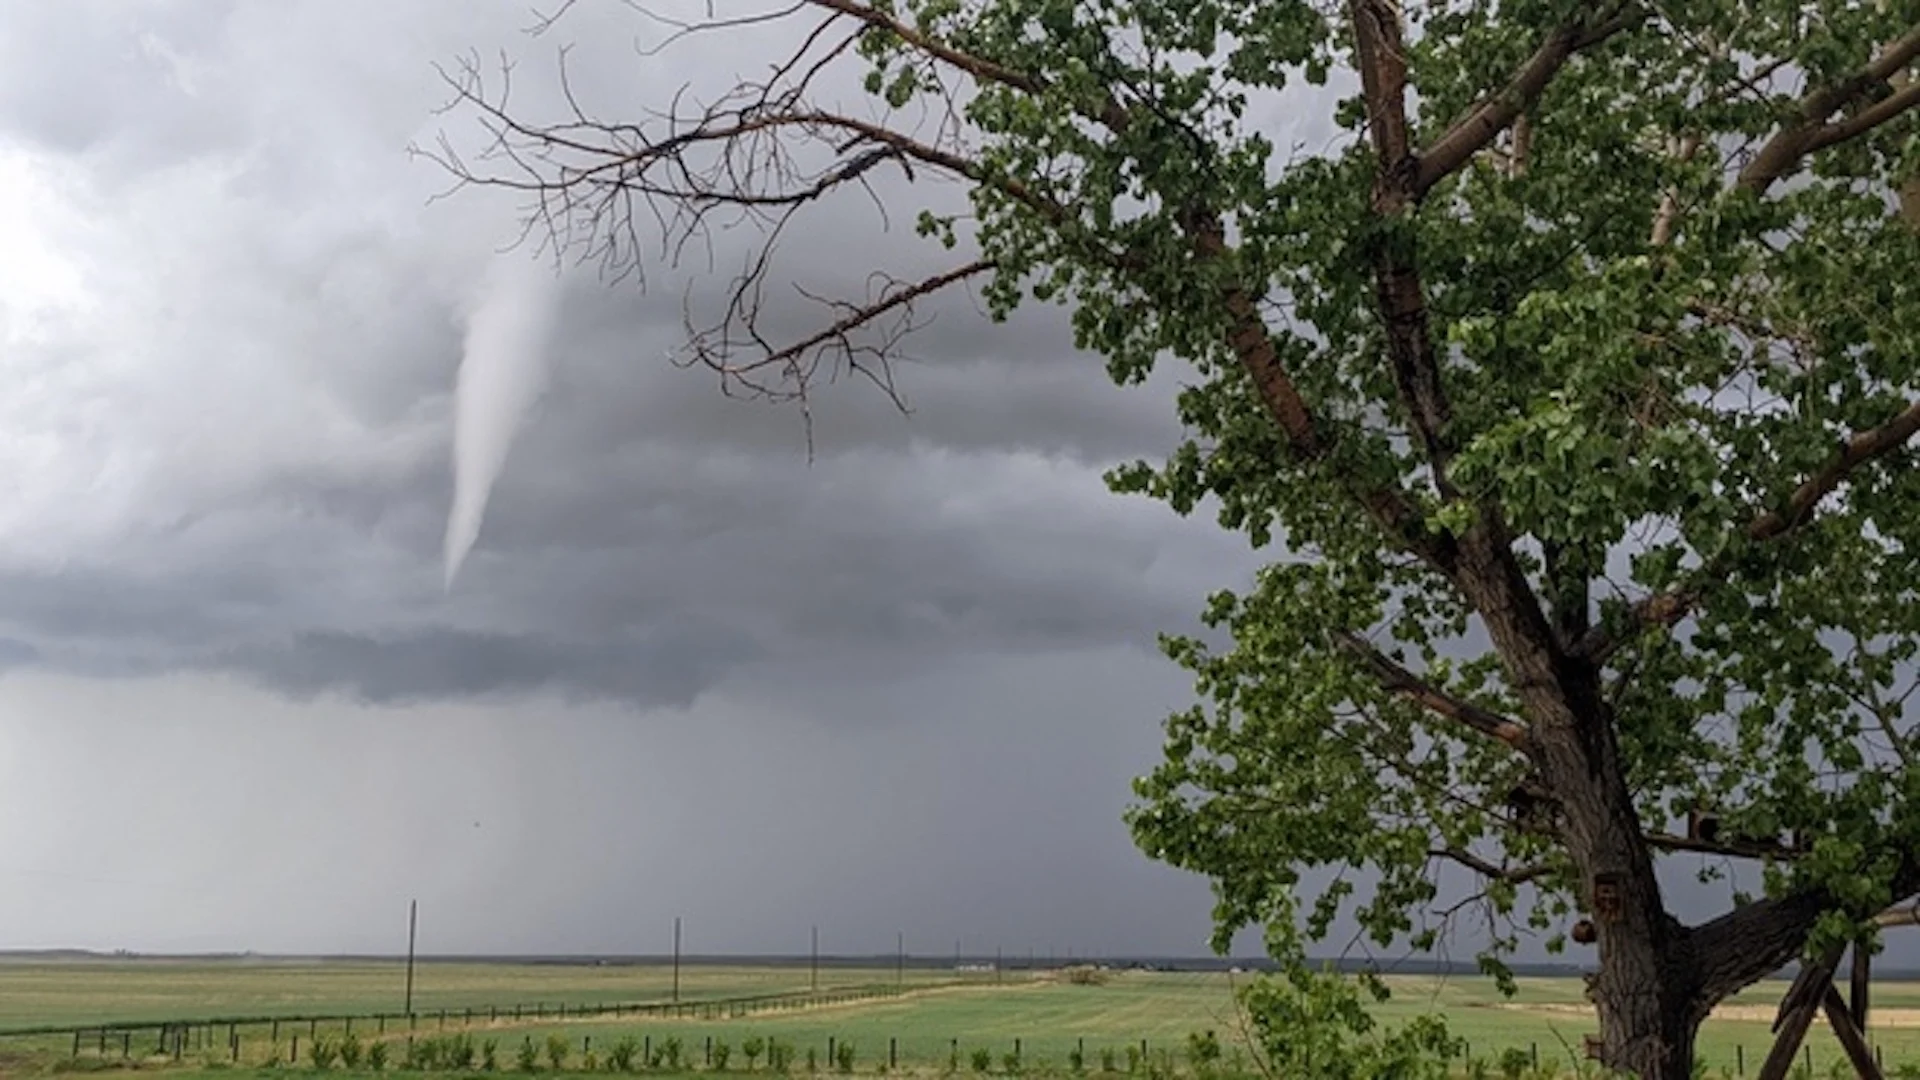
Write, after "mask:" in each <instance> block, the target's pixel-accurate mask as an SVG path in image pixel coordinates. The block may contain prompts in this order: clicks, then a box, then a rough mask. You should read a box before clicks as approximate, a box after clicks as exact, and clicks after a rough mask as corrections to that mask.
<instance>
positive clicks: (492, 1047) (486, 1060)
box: [480, 1039, 500, 1072]
mask: <svg viewBox="0 0 1920 1080" xmlns="http://www.w3.org/2000/svg"><path fill="white" fill-rule="evenodd" d="M480 1067H481V1068H482V1069H485V1070H486V1071H487V1072H498V1071H500V1042H499V1040H498V1039H488V1040H487V1041H486V1042H483V1043H481V1044H480Z"/></svg>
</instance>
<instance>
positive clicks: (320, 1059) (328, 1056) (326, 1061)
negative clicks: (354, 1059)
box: [307, 1035, 340, 1069]
mask: <svg viewBox="0 0 1920 1080" xmlns="http://www.w3.org/2000/svg"><path fill="white" fill-rule="evenodd" d="M339 1058H340V1047H339V1046H338V1045H337V1044H336V1043H335V1042H334V1041H333V1037H332V1036H330V1035H320V1036H316V1037H315V1038H314V1040H313V1043H312V1045H311V1046H309V1047H308V1049H307V1060H308V1061H311V1062H312V1063H313V1067H314V1068H316V1069H331V1068H333V1063H334V1062H335V1061H337V1060H339Z"/></svg>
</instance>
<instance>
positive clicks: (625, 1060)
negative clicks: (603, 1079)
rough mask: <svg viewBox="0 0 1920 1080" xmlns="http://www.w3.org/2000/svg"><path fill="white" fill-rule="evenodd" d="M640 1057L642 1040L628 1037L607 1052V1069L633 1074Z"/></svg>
mask: <svg viewBox="0 0 1920 1080" xmlns="http://www.w3.org/2000/svg"><path fill="white" fill-rule="evenodd" d="M639 1057H640V1040H639V1039H636V1038H634V1037H633V1036H631V1035H628V1036H627V1037H626V1038H624V1039H621V1040H620V1041H619V1042H617V1043H614V1044H613V1047H612V1049H609V1050H608V1051H607V1068H609V1069H611V1070H613V1071H614V1072H623V1073H624V1072H632V1071H633V1065H634V1062H635V1061H636V1060H638V1058H639Z"/></svg>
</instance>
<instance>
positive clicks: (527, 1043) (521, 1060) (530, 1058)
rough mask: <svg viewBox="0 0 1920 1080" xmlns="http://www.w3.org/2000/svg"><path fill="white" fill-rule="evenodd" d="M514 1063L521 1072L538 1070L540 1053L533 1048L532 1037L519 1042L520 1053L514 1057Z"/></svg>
mask: <svg viewBox="0 0 1920 1080" xmlns="http://www.w3.org/2000/svg"><path fill="white" fill-rule="evenodd" d="M514 1063H515V1064H517V1065H519V1066H520V1071H521V1072H538V1071H539V1070H540V1051H538V1050H535V1049H534V1048H533V1036H531V1035H529V1036H527V1037H526V1038H525V1039H523V1040H521V1042H520V1051H519V1053H517V1054H515V1055H514Z"/></svg>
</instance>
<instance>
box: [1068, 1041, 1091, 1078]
mask: <svg viewBox="0 0 1920 1080" xmlns="http://www.w3.org/2000/svg"><path fill="white" fill-rule="evenodd" d="M1067 1071H1068V1072H1071V1073H1073V1074H1074V1075H1076V1076H1077V1075H1079V1074H1080V1073H1083V1072H1086V1071H1087V1054H1086V1051H1084V1050H1082V1049H1080V1048H1079V1047H1078V1046H1076V1047H1074V1048H1073V1049H1071V1050H1069V1051H1067Z"/></svg>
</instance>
